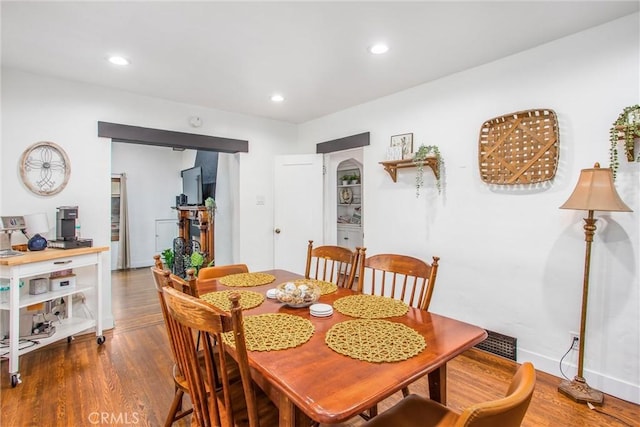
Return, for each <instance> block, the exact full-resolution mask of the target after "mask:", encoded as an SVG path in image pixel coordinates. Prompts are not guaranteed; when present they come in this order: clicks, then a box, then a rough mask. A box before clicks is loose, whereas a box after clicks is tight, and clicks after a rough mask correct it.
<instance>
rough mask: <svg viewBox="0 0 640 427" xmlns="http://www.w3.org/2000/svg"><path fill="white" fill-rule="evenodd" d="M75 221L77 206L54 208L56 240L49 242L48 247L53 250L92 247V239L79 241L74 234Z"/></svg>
mask: <svg viewBox="0 0 640 427" xmlns="http://www.w3.org/2000/svg"><path fill="white" fill-rule="evenodd" d="M77 220H78V207H77V206H60V207H59V208H56V240H49V242H48V246H49V247H50V248H55V249H72V248H86V247H91V246H93V239H80V238H79V237H78V235H77V234H76V221H77Z"/></svg>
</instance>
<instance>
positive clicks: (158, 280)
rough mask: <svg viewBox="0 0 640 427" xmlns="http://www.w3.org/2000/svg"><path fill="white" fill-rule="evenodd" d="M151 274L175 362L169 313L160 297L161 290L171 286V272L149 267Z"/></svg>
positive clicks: (174, 348)
mask: <svg viewBox="0 0 640 427" xmlns="http://www.w3.org/2000/svg"><path fill="white" fill-rule="evenodd" d="M151 274H152V276H153V283H154V284H155V286H156V291H158V298H159V300H160V310H161V311H162V318H163V319H164V324H165V326H166V327H167V335H168V336H169V345H170V346H171V353H172V354H173V360H174V361H175V360H176V347H175V343H174V340H173V336H172V335H171V332H172V331H171V330H170V329H169V325H168V319H169V312H168V311H167V305H166V304H165V303H164V298H163V296H162V289H164V287H165V286H171V282H170V281H171V279H170V276H171V272H170V271H169V270H162V269H160V268H157V267H151Z"/></svg>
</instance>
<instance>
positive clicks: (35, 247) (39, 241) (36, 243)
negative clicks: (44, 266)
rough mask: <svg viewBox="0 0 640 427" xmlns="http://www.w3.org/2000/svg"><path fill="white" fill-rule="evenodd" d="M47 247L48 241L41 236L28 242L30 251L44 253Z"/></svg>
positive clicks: (36, 235) (35, 236) (36, 236)
mask: <svg viewBox="0 0 640 427" xmlns="http://www.w3.org/2000/svg"><path fill="white" fill-rule="evenodd" d="M46 247H47V239H45V238H44V237H42V236H41V235H39V234H35V235H34V236H33V237H31V238H30V239H29V241H28V242H27V248H29V250H30V251H42V250H44V249H45V248H46Z"/></svg>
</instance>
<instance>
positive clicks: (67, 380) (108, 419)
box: [0, 268, 640, 427]
mask: <svg viewBox="0 0 640 427" xmlns="http://www.w3.org/2000/svg"><path fill="white" fill-rule="evenodd" d="M112 296H113V313H114V317H115V320H116V328H114V329H113V330H111V331H107V332H106V333H105V335H106V337H107V341H106V343H105V344H104V345H102V346H98V345H97V344H96V339H95V335H92V334H87V335H82V336H79V337H77V338H76V339H75V340H73V341H72V342H71V343H69V344H68V343H67V342H66V340H62V341H60V342H58V343H55V344H52V345H50V346H48V347H45V348H42V349H39V350H36V351H34V352H31V353H28V354H26V355H24V356H22V357H21V358H20V372H21V374H22V379H23V383H22V384H20V385H18V386H17V387H16V388H12V387H11V385H10V381H9V377H8V373H7V370H8V363H7V361H6V360H5V361H3V362H2V364H1V366H0V368H1V375H0V403H1V409H2V411H1V414H0V426H2V427H14V426H17V427H18V426H19V427H21V426H90V425H117V426H124V425H135V426H162V425H164V419H165V416H166V414H167V410H168V408H169V405H170V404H171V400H172V398H173V382H172V379H171V367H172V362H171V352H170V350H169V346H168V342H167V337H166V331H165V329H164V324H163V320H162V314H161V313H160V307H159V305H158V299H157V296H156V294H155V290H154V287H153V284H152V278H151V273H150V272H149V269H147V268H143V269H137V270H130V271H123V272H114V273H113V274H112ZM516 368H517V366H516V364H515V363H514V362H511V361H508V360H505V359H502V358H500V357H497V356H494V355H491V354H489V353H485V352H483V351H480V350H470V351H467V352H466V353H464V354H462V355H461V356H459V357H457V358H456V359H454V360H453V361H451V362H450V363H449V365H448V388H449V390H448V403H449V406H451V407H453V408H455V409H457V410H460V409H461V408H463V407H465V406H467V405H470V404H473V403H476V402H479V401H484V400H489V399H495V398H499V397H501V396H502V394H503V393H504V392H505V390H506V388H507V384H508V382H509V380H510V378H511V376H512V375H513V373H514V372H515V370H516ZM559 382H560V379H559V378H556V377H554V376H552V375H548V374H545V373H543V372H538V382H537V386H536V391H535V394H534V397H533V400H532V402H531V406H530V408H529V411H528V412H527V415H526V416H525V419H524V422H523V424H522V425H523V426H525V427H538V426H554V427H555V426H604V427H606V426H640V421H639V420H640V406H638V405H634V404H632V403H629V402H625V401H623V400H620V399H617V398H615V397H612V396H606V397H605V404H604V406H603V407H602V408H601V409H600V411H603V412H604V413H602V412H597V411H594V410H590V409H588V408H587V406H586V405H580V404H577V403H575V402H572V401H571V400H569V399H567V398H566V397H564V396H562V395H560V394H559V393H558V392H557V391H556V388H557V385H558V383H559ZM411 391H412V392H414V393H419V394H424V395H428V392H427V388H426V380H420V381H418V382H417V383H415V384H414V385H413V386H411ZM400 398H401V394H400V393H397V394H396V395H394V396H392V397H390V398H389V399H387V400H386V401H384V402H382V403H381V404H380V406H379V407H380V410H384V409H385V408H387V407H389V406H390V405H392V404H393V403H394V402H396V401H397V400H398V399H400ZM185 404H186V405H188V404H189V403H188V398H187V399H185ZM189 423H190V417H187V418H185V419H183V420H181V421H180V422H178V423H175V424H174V425H175V426H188V425H189ZM362 423H363V421H362V420H361V419H359V418H354V419H353V420H350V421H349V422H346V423H343V424H341V425H342V426H358V425H361V424H362Z"/></svg>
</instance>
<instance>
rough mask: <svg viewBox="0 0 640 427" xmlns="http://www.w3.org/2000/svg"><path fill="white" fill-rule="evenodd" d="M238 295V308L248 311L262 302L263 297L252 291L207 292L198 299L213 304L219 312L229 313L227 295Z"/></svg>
mask: <svg viewBox="0 0 640 427" xmlns="http://www.w3.org/2000/svg"><path fill="white" fill-rule="evenodd" d="M234 292H235V293H238V294H240V308H242V309H243V310H249V309H250V308H253V307H257V306H259V305H260V304H262V302H263V301H264V295H262V294H260V293H258V292H253V291H239V290H238V291H236V290H233V291H231V290H229V291H216V292H209V293H208V294H204V295H201V296H200V299H203V300H205V301H206V302H208V303H209V304H213V305H215V306H216V307H218V308H219V309H221V310H224V311H230V310H231V301H230V300H229V295H231V294H232V293H234Z"/></svg>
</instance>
